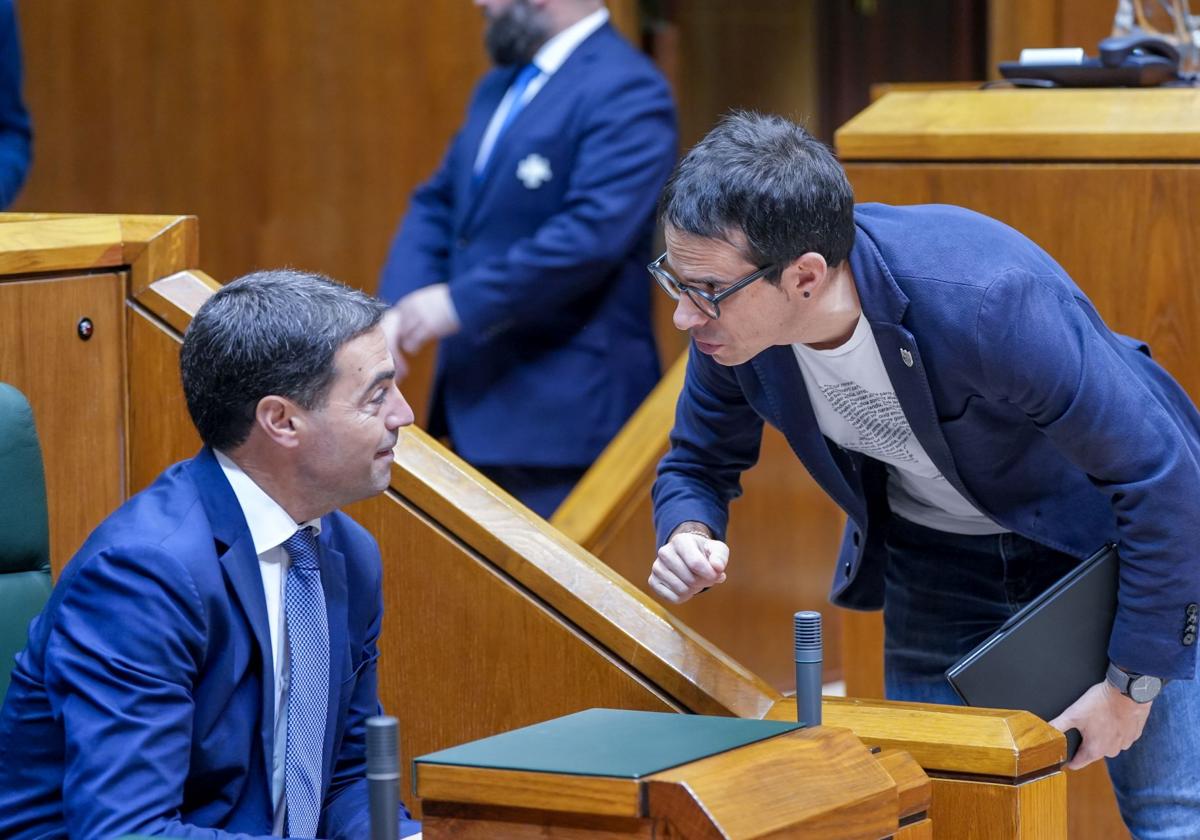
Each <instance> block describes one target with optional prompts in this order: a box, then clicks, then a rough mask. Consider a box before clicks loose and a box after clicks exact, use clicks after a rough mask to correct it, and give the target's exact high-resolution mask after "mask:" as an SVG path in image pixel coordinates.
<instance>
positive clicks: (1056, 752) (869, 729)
mask: <svg viewBox="0 0 1200 840" xmlns="http://www.w3.org/2000/svg"><path fill="white" fill-rule="evenodd" d="M821 714H822V720H823V722H824V723H825V724H826V725H828V726H841V727H845V728H847V729H849V730H851V731H852V732H854V734H855V735H857V736H858V737H859V738H861V739H862V740H863V742H864V743H866V744H868V745H870V746H877V747H881V748H884V749H899V750H904V751H905V752H907V753H909V754H910V755H911V756H912V757H913V758H914V759H916V761H917V763H919V764H920V765H921V767H923V768H925V770H926V771H927V772H934V771H937V772H944V773H973V774H978V775H991V776H997V777H1000V778H1007V779H1009V780H1015V779H1018V778H1020V777H1022V776H1026V775H1028V774H1031V773H1037V772H1044V771H1049V770H1054V769H1055V768H1057V767H1058V766H1059V765H1060V764H1061V763H1062V761H1063V760H1064V758H1065V756H1066V740H1065V739H1064V738H1063V735H1062V733H1061V732H1059V731H1058V730H1057V729H1055V728H1054V727H1052V726H1050V725H1049V724H1048V723H1046V722H1044V721H1042V720H1040V719H1038V718H1037V717H1035V716H1034V715H1032V714H1030V713H1029V712H1017V711H1005V710H1001V709H977V708H970V707H966V706H938V705H934V704H930V703H899V702H891V701H887V700H858V699H854V698H845V697H826V698H824V702H823V703H822V711H821ZM767 718H768V719H770V720H795V719H796V702H795V699H794V698H790V697H789V698H786V699H784V700H782V701H781V702H780V703H779V704H778V705H776V706H775V708H773V709H772V710H771V712H770V713H769V714H768V715H767Z"/></svg>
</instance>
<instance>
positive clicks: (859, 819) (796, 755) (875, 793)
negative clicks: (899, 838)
mask: <svg viewBox="0 0 1200 840" xmlns="http://www.w3.org/2000/svg"><path fill="white" fill-rule="evenodd" d="M646 786H647V807H648V809H649V816H652V817H663V818H665V819H666V820H667V821H668V822H669V823H671V825H672V826H674V827H675V829H676V830H677V831H679V832H680V833H681V834H682V836H684V837H694V838H698V840H707V838H712V840H720V839H721V838H735V837H736V838H776V837H778V838H782V837H806V838H834V837H836V838H846V840H850V838H863V839H864V840H865V839H866V838H880V837H885V836H889V835H891V834H893V833H895V830H896V827H897V820H898V811H897V807H898V806H897V802H898V800H897V794H896V783H895V781H894V780H893V779H892V777H891V776H890V775H889V774H888V773H887V771H886V770H885V769H884V768H883V766H882V765H881V764H880V763H879V762H878V761H876V760H875V757H874V756H872V755H871V754H870V753H869V752H868V751H867V750H866V748H865V747H863V745H862V742H861V741H859V740H858V739H857V738H855V737H854V736H853V735H852V734H851V733H850V732H848V731H845V730H838V729H833V728H830V727H817V728H814V729H803V730H798V731H795V732H790V733H788V734H786V735H781V736H779V737H776V738H771V739H769V740H766V741H760V742H758V743H755V744H750V745H748V746H745V747H742V748H740V749H737V750H732V751H730V752H728V753H723V754H721V755H716V756H711V757H709V758H705V759H701V760H700V761H696V762H692V763H691V764H686V765H683V766H682V767H677V768H674V769H671V770H667V771H664V772H662V773H656V774H654V775H653V776H650V777H648V778H647V779H646Z"/></svg>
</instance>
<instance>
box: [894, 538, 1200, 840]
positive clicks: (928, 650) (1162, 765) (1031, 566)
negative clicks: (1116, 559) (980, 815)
mask: <svg viewBox="0 0 1200 840" xmlns="http://www.w3.org/2000/svg"><path fill="white" fill-rule="evenodd" d="M1097 547H1098V546H1097ZM887 549H888V568H887V574H886V578H885V579H886V599H887V603H886V606H885V607H884V627H885V630H886V634H887V635H886V641H885V642H884V675H885V684H886V692H887V696H888V698H889V699H892V700H912V701H917V702H921V703H951V704H959V703H960V702H961V701H959V699H958V696H957V695H956V694H955V693H954V689H952V688H951V687H950V684H949V683H948V682H946V678H945V672H946V669H947V668H949V667H950V666H951V665H953V664H954V663H955V662H957V661H958V660H959V659H960V658H961V657H962V656H963V655H964V654H965V653H967V652H968V651H970V650H971V649H972V648H974V647H975V646H976V645H978V644H979V643H980V642H982V641H983V640H984V639H986V638H987V637H988V636H989V635H991V633H993V632H994V631H995V630H996V629H997V628H998V627H999V626H1000V625H1001V624H1003V623H1004V622H1005V621H1006V620H1007V619H1008V618H1009V617H1010V616H1012V615H1013V614H1014V613H1015V612H1017V610H1019V609H1020V608H1021V607H1023V606H1024V605H1025V604H1027V603H1029V602H1030V601H1031V600H1032V599H1033V598H1034V597H1036V596H1037V595H1038V594H1039V593H1041V592H1042V591H1043V590H1044V589H1045V588H1046V587H1048V586H1049V585H1050V584H1052V583H1054V581H1056V580H1058V579H1059V578H1060V577H1062V576H1063V575H1064V574H1066V573H1067V572H1068V571H1069V570H1070V569H1071V568H1072V567H1073V566H1074V565H1075V564H1076V563H1078V562H1079V561H1078V560H1076V559H1075V558H1074V557H1071V556H1069V555H1066V554H1062V553H1060V552H1058V551H1054V550H1053V549H1049V548H1046V547H1045V546H1042V545H1039V544H1037V543H1035V542H1033V541H1031V540H1028V539H1026V538H1025V537H1021V536H1018V535H1016V534H998V535H992V536H963V535H961V534H948V533H945V532H943V531H934V530H931V529H929V528H924V527H922V526H920V525H916V524H914V523H912V522H908V521H906V520H904V519H901V518H900V517H898V516H893V517H892V519H891V521H890V522H889V523H888V528H887ZM1198 762H1200V683H1197V681H1195V680H1188V681H1184V680H1179V681H1175V682H1172V683H1169V684H1168V685H1167V686H1166V688H1165V689H1164V690H1163V692H1162V694H1160V695H1159V697H1158V699H1157V700H1155V701H1154V706H1153V707H1152V708H1151V711H1150V717H1149V719H1148V720H1147V721H1146V728H1145V730H1144V731H1143V733H1142V737H1141V738H1140V739H1139V740H1138V741H1137V743H1135V744H1134V745H1133V747H1131V748H1130V749H1128V750H1126V751H1125V752H1124V753H1122V754H1121V755H1119V756H1118V757H1117V758H1115V759H1109V761H1108V772H1109V775H1110V776H1111V777H1112V780H1113V787H1114V789H1115V790H1116V794H1117V801H1118V803H1119V805H1120V807H1121V816H1122V817H1123V818H1124V820H1125V823H1126V825H1128V826H1129V828H1130V831H1131V832H1132V833H1133V835H1134V837H1136V838H1138V840H1151V839H1152V838H1153V840H1167V838H1172V840H1174V839H1175V838H1200V774H1198V773H1197V772H1196V769H1197V764H1198Z"/></svg>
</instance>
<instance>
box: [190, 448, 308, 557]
mask: <svg viewBox="0 0 1200 840" xmlns="http://www.w3.org/2000/svg"><path fill="white" fill-rule="evenodd" d="M213 453H214V454H215V455H216V456H217V463H218V464H220V465H221V472H223V473H225V478H226V479H227V480H228V481H229V486H230V487H231V488H233V495H234V496H236V497H237V500H238V505H239V506H240V507H241V508H242V515H243V516H245V517H246V526H247V527H248V528H249V529H250V537H251V539H253V540H254V553H255V554H260V555H261V554H264V553H265V552H267V551H270V550H271V549H272V548H275V547H277V546H281V545H283V544H284V542H286V541H287V539H288V538H289V537H291V535H292V534H294V533H296V531H297V530H298V529H300V528H312V529H313V533H314V534H320V533H321V520H320V518H317V519H310V520H309V521H308V522H304V523H302V524H300V525H297V524H296V521H295V520H294V519H292V517H291V516H290V515H288V512H287V511H286V510H284V509H283V506H282V505H280V504H279V502H277V501H275V500H274V499H272V498H271V497H270V496H268V495H267V493H266V491H265V490H263V489H262V488H261V487H259V486H258V485H257V484H255V483H254V479H252V478H251V477H250V476H248V475H246V472H245V471H244V470H243V469H242V468H241V467H239V466H238V465H237V464H235V463H234V462H233V459H232V458H230V457H229V456H228V455H226V454H225V453H224V452H218V451H217V450H215V449H214V450H213Z"/></svg>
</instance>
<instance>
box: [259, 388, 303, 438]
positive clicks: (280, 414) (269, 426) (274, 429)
mask: <svg viewBox="0 0 1200 840" xmlns="http://www.w3.org/2000/svg"><path fill="white" fill-rule="evenodd" d="M307 419H308V418H307V417H306V416H305V414H304V411H303V410H302V409H301V408H300V407H299V406H298V405H296V404H295V403H294V402H292V401H291V400H289V399H287V398H286V397H277V396H274V395H271V396H267V397H263V398H262V399H261V400H259V401H258V405H257V406H256V407H255V409H254V422H255V424H256V425H257V426H258V428H259V429H260V430H262V432H263V434H265V435H266V436H267V438H268V439H269V440H271V441H272V442H273V443H276V444H278V445H279V446H283V447H286V448H288V449H291V448H293V447H296V446H299V445H300V434H301V432H303V430H304V426H305V424H306V422H307Z"/></svg>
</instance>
